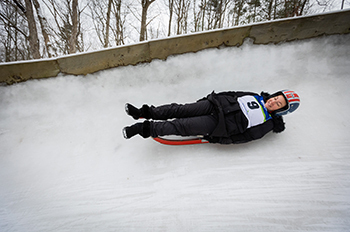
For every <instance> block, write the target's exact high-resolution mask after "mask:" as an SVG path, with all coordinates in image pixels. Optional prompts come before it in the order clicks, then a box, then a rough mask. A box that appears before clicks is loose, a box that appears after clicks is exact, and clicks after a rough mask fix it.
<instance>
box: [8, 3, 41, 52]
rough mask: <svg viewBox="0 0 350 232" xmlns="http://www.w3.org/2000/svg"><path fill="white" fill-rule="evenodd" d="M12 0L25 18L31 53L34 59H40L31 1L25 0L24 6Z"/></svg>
mask: <svg viewBox="0 0 350 232" xmlns="http://www.w3.org/2000/svg"><path fill="white" fill-rule="evenodd" d="M14 2H15V3H16V5H17V6H18V7H19V8H20V9H21V10H22V11H23V13H24V14H25V16H26V18H27V22H28V28H29V36H28V40H29V44H30V52H31V55H32V57H33V58H34V59H40V44H39V38H38V31H37V29H36V23H35V18H34V12H33V5H32V2H31V1H30V0H25V8H24V7H23V6H22V4H21V3H20V2H19V1H17V0H14Z"/></svg>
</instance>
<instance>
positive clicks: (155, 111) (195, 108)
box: [125, 100, 214, 120]
mask: <svg viewBox="0 0 350 232" xmlns="http://www.w3.org/2000/svg"><path fill="white" fill-rule="evenodd" d="M213 109H214V107H213V105H212V104H211V103H210V102H209V101H208V100H202V101H199V102H195V103H188V104H177V103H173V104H167V105H162V106H158V107H155V106H148V105H143V106H142V107H141V108H140V109H138V108H136V107H135V106H133V105H131V104H129V103H127V104H126V105H125V111H126V113H127V114H128V115H130V116H132V117H133V118H134V119H139V118H145V119H155V120H167V119H172V118H188V117H194V116H201V115H210V114H211V113H212V112H213Z"/></svg>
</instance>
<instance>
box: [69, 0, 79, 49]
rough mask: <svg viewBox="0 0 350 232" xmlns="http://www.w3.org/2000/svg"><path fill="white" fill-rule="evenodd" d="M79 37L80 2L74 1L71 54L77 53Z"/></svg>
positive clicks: (70, 40) (70, 43)
mask: <svg viewBox="0 0 350 232" xmlns="http://www.w3.org/2000/svg"><path fill="white" fill-rule="evenodd" d="M77 36H78V0H73V3H72V33H71V36H70V39H69V53H70V54H72V53H76V51H77Z"/></svg>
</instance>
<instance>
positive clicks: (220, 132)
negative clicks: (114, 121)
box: [123, 90, 300, 144]
mask: <svg viewBox="0 0 350 232" xmlns="http://www.w3.org/2000/svg"><path fill="white" fill-rule="evenodd" d="M299 105H300V99H299V96H298V94H296V93H295V92H294V91H290V90H282V91H278V92H276V93H274V94H272V95H270V94H268V93H266V92H261V94H260V95H259V94H257V93H252V92H240V91H237V92H233V91H230V92H221V93H214V92H212V93H211V94H209V95H208V96H207V97H205V98H203V99H200V100H198V101H197V102H195V103H189V104H177V103H173V104H168V105H162V106H158V107H154V106H148V105H143V106H142V108H140V109H138V108H136V107H134V106H133V105H131V104H129V103H127V104H126V105H125V110H126V112H127V114H128V115H130V116H132V117H133V118H134V119H140V118H144V119H147V120H146V121H144V122H142V123H141V122H140V123H136V124H134V125H131V126H128V127H125V128H124V129H123V135H124V137H125V138H126V139H129V138H131V137H133V136H134V135H136V134H139V135H141V136H142V137H143V138H148V137H150V136H152V137H153V138H156V137H158V136H165V135H181V136H200V137H203V138H204V139H205V140H207V141H209V142H210V143H220V144H231V143H234V144H235V143H245V142H249V141H252V140H256V139H260V138H262V137H263V136H264V135H265V134H267V133H268V132H270V131H273V132H275V133H279V132H282V131H283V130H284V129H285V126H284V122H283V118H282V115H286V114H289V113H292V112H294V111H295V110H296V109H297V108H298V107H299ZM149 119H153V120H156V121H149ZM168 119H173V120H168Z"/></svg>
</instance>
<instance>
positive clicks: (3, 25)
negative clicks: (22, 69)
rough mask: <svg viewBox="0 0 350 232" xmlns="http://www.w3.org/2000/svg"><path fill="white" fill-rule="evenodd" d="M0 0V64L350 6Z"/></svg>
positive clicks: (319, 0) (276, 0)
mask: <svg viewBox="0 0 350 232" xmlns="http://www.w3.org/2000/svg"><path fill="white" fill-rule="evenodd" d="M337 1H339V2H337ZM0 2H1V5H0V31H1V33H0V36H1V40H0V41H1V43H0V62H11V61H18V60H30V59H41V58H51V57H57V56H61V55H66V54H73V53H77V52H85V51H93V50H98V49H102V48H108V47H116V46H120V45H125V44H130V43H136V42H138V41H144V40H150V39H156V38H165V37H168V36H174V35H181V34H188V33H193V32H200V31H206V30H213V29H217V28H225V27H234V26H239V25H245V24H250V23H256V22H263V21H269V20H276V19H281V18H287V17H298V16H302V15H310V14H315V13H320V12H324V11H329V10H340V9H341V8H346V7H349V0H0Z"/></svg>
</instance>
